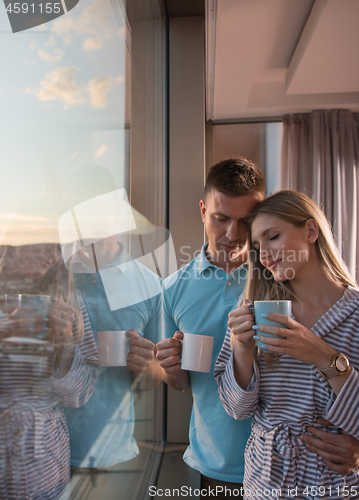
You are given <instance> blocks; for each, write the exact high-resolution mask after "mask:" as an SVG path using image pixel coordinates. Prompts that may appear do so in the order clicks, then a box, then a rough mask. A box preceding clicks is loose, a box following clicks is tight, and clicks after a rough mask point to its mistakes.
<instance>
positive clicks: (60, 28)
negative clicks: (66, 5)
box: [52, 16, 75, 45]
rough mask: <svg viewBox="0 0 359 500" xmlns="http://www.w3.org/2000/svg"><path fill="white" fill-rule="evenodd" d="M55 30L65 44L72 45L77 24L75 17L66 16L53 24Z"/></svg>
mask: <svg viewBox="0 0 359 500" xmlns="http://www.w3.org/2000/svg"><path fill="white" fill-rule="evenodd" d="M52 27H53V30H54V31H55V32H56V34H57V35H59V36H60V37H61V38H62V39H63V40H64V42H65V45H70V43H71V40H72V34H71V32H72V31H73V30H75V23H74V19H73V17H69V16H64V17H61V18H60V19H57V20H56V21H54V22H53V25H52Z"/></svg>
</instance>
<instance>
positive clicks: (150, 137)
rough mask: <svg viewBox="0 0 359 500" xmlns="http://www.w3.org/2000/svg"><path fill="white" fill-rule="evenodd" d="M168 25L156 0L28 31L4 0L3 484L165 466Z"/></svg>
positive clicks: (82, 490) (80, 489) (109, 487)
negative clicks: (159, 355) (159, 360)
mask: <svg viewBox="0 0 359 500" xmlns="http://www.w3.org/2000/svg"><path fill="white" fill-rule="evenodd" d="M164 29H165V23H164V14H163V10H162V7H161V3H160V2H157V1H156V0H153V1H151V2H148V1H146V2H144V1H143V0H133V1H131V2H129V5H126V4H125V3H124V2H122V1H121V0H86V1H85V0H84V1H81V0H80V2H79V3H78V4H77V5H76V6H75V7H74V8H73V9H72V10H70V11H69V12H68V13H67V14H65V15H63V16H61V17H59V18H57V19H55V20H53V21H51V22H49V23H47V24H43V25H40V26H37V27H36V28H33V29H29V30H26V31H24V32H20V33H17V34H13V33H12V32H11V31H10V25H9V21H8V18H7V16H6V11H5V9H0V31H1V32H2V34H1V38H0V40H1V42H2V43H1V44H0V60H1V65H2V68H4V71H3V72H2V77H1V82H0V102H1V109H2V119H1V122H0V128H1V134H2V139H3V140H2V148H1V150H0V162H1V165H2V189H1V197H0V271H1V272H0V295H1V297H0V299H1V300H0V303H1V308H0V416H1V419H0V443H1V448H2V449H3V450H4V449H6V453H2V454H1V457H0V472H1V478H2V480H1V481H0V497H1V498H9V499H13V498H14V499H15V498H16V499H17V498H21V499H25V498H48V499H60V498H61V500H64V499H66V498H69V497H70V496H71V498H73V499H80V498H81V499H86V498H91V499H97V498H98V499H100V498H106V499H111V498H116V499H118V498H119V491H121V495H123V496H121V498H122V497H123V498H126V499H131V498H133V499H136V498H143V497H144V491H146V488H147V486H148V482H149V481H151V480H152V479H153V477H154V476H155V474H156V467H157V465H158V461H159V455H160V450H161V441H162V434H163V433H162V420H161V418H162V394H161V390H162V387H161V386H158V382H159V373H158V366H157V365H156V362H155V360H154V359H153V347H154V344H155V343H156V342H157V341H159V340H160V338H161V328H160V324H159V318H160V309H161V302H160V291H161V282H162V278H163V277H164V276H165V274H166V270H165V265H164V263H163V262H162V261H161V252H162V249H163V248H167V246H166V245H169V244H170V237H169V235H168V234H167V233H166V231H165V230H164V229H163V226H164V221H165V213H166V193H165V185H166V178H165V164H164V158H165V133H164V131H165V122H164V116H165V101H164V94H165V93H164V83H165V81H164ZM159 249H161V250H159ZM129 330H130V333H127V335H126V332H128V331H129ZM69 436H70V438H69ZM70 463H71V469H70Z"/></svg>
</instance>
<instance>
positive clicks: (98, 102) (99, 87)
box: [87, 76, 113, 108]
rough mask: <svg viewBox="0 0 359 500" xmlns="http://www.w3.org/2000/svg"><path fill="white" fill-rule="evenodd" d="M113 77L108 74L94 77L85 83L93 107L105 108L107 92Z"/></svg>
mask: <svg viewBox="0 0 359 500" xmlns="http://www.w3.org/2000/svg"><path fill="white" fill-rule="evenodd" d="M112 85H113V78H111V77H110V76H107V77H104V78H95V79H94V80H91V81H90V82H89V83H88V85H87V91H88V93H89V95H90V101H91V106H92V107H93V108H105V107H106V105H107V93H108V92H109V91H110V90H111V88H112Z"/></svg>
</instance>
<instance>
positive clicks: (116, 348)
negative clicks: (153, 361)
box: [98, 330, 130, 366]
mask: <svg viewBox="0 0 359 500" xmlns="http://www.w3.org/2000/svg"><path fill="white" fill-rule="evenodd" d="M129 340H130V338H127V337H126V330H114V331H106V332H98V353H99V359H100V366H127V354H128V353H129V351H130V349H129V343H128V341H129Z"/></svg>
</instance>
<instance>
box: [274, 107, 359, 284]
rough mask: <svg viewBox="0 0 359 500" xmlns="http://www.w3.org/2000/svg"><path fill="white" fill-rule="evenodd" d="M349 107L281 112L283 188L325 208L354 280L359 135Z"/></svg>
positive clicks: (357, 272)
mask: <svg viewBox="0 0 359 500" xmlns="http://www.w3.org/2000/svg"><path fill="white" fill-rule="evenodd" d="M356 120H357V121H359V120H358V116H357V115H354V114H353V113H352V112H351V111H350V110H348V109H339V110H337V109H335V110H317V111H313V112H311V113H301V114H292V115H286V116H284V117H283V142H282V158H281V185H282V188H287V189H295V190H297V191H301V192H303V193H305V194H307V195H308V196H309V197H311V198H312V199H313V200H314V201H315V202H316V203H317V204H318V205H320V206H321V208H322V209H323V210H324V212H325V214H326V216H327V218H328V220H329V222H330V223H331V225H332V229H333V233H334V237H335V239H336V242H337V244H338V247H339V251H340V252H341V256H342V258H343V259H344V261H345V262H346V264H347V266H348V268H349V270H350V272H351V273H352V275H353V276H356V280H357V281H359V269H358V268H359V258H358V250H357V249H358V248H359V247H358V245H359V217H358V210H359V136H358V128H357V123H356Z"/></svg>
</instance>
